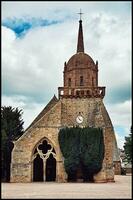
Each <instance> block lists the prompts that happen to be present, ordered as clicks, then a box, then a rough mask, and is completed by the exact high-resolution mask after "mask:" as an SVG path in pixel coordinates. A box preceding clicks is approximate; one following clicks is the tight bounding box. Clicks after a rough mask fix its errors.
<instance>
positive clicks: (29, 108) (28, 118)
mask: <svg viewBox="0 0 133 200" xmlns="http://www.w3.org/2000/svg"><path fill="white" fill-rule="evenodd" d="M29 102H30V103H29ZM2 105H3V106H12V107H13V108H18V109H19V110H21V109H22V112H23V114H22V119H24V129H26V128H27V127H28V126H29V125H30V124H31V122H32V121H33V120H34V119H35V118H36V117H37V115H38V114H39V113H40V112H41V111H42V109H43V108H44V107H45V105H46V103H45V102H44V103H43V104H39V103H35V102H32V101H31V99H28V98H27V97H25V96H9V97H8V96H4V95H3V96H2Z"/></svg>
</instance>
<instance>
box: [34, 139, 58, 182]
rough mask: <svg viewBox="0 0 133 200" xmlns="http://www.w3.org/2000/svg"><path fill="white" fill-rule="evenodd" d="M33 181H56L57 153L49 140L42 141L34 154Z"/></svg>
mask: <svg viewBox="0 0 133 200" xmlns="http://www.w3.org/2000/svg"><path fill="white" fill-rule="evenodd" d="M32 160H33V181H38V182H44V181H55V180H56V153H55V150H54V148H53V146H52V145H51V144H50V143H49V142H48V140H47V139H44V140H43V141H41V142H40V143H39V144H38V145H37V147H36V148H35V150H34V154H33V158H32Z"/></svg>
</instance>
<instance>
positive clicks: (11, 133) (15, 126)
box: [1, 106, 24, 181]
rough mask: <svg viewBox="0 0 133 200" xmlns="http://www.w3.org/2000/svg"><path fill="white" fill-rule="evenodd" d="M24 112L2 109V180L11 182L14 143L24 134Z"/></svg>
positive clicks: (4, 107)
mask: <svg viewBox="0 0 133 200" xmlns="http://www.w3.org/2000/svg"><path fill="white" fill-rule="evenodd" d="M23 124H24V122H23V120H22V110H19V109H18V108H12V107H11V106H8V107H6V106H2V107H1V125H2V126H1V163H2V164H1V168H2V180H3V181H10V163H11V152H12V149H13V146H14V145H13V141H14V140H17V139H18V138H19V137H20V136H21V135H22V134H23V131H24V130H23Z"/></svg>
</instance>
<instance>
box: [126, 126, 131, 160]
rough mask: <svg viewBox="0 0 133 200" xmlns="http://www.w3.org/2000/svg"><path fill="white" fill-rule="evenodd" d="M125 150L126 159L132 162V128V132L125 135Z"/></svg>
mask: <svg viewBox="0 0 133 200" xmlns="http://www.w3.org/2000/svg"><path fill="white" fill-rule="evenodd" d="M124 151H125V161H127V162H128V163H132V128H131V134H129V136H127V137H125V143H124Z"/></svg>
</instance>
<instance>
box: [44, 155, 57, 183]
mask: <svg viewBox="0 0 133 200" xmlns="http://www.w3.org/2000/svg"><path fill="white" fill-rule="evenodd" d="M55 180H56V160H55V158H54V157H53V155H52V154H50V156H49V158H48V159H47V161H46V181H55Z"/></svg>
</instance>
